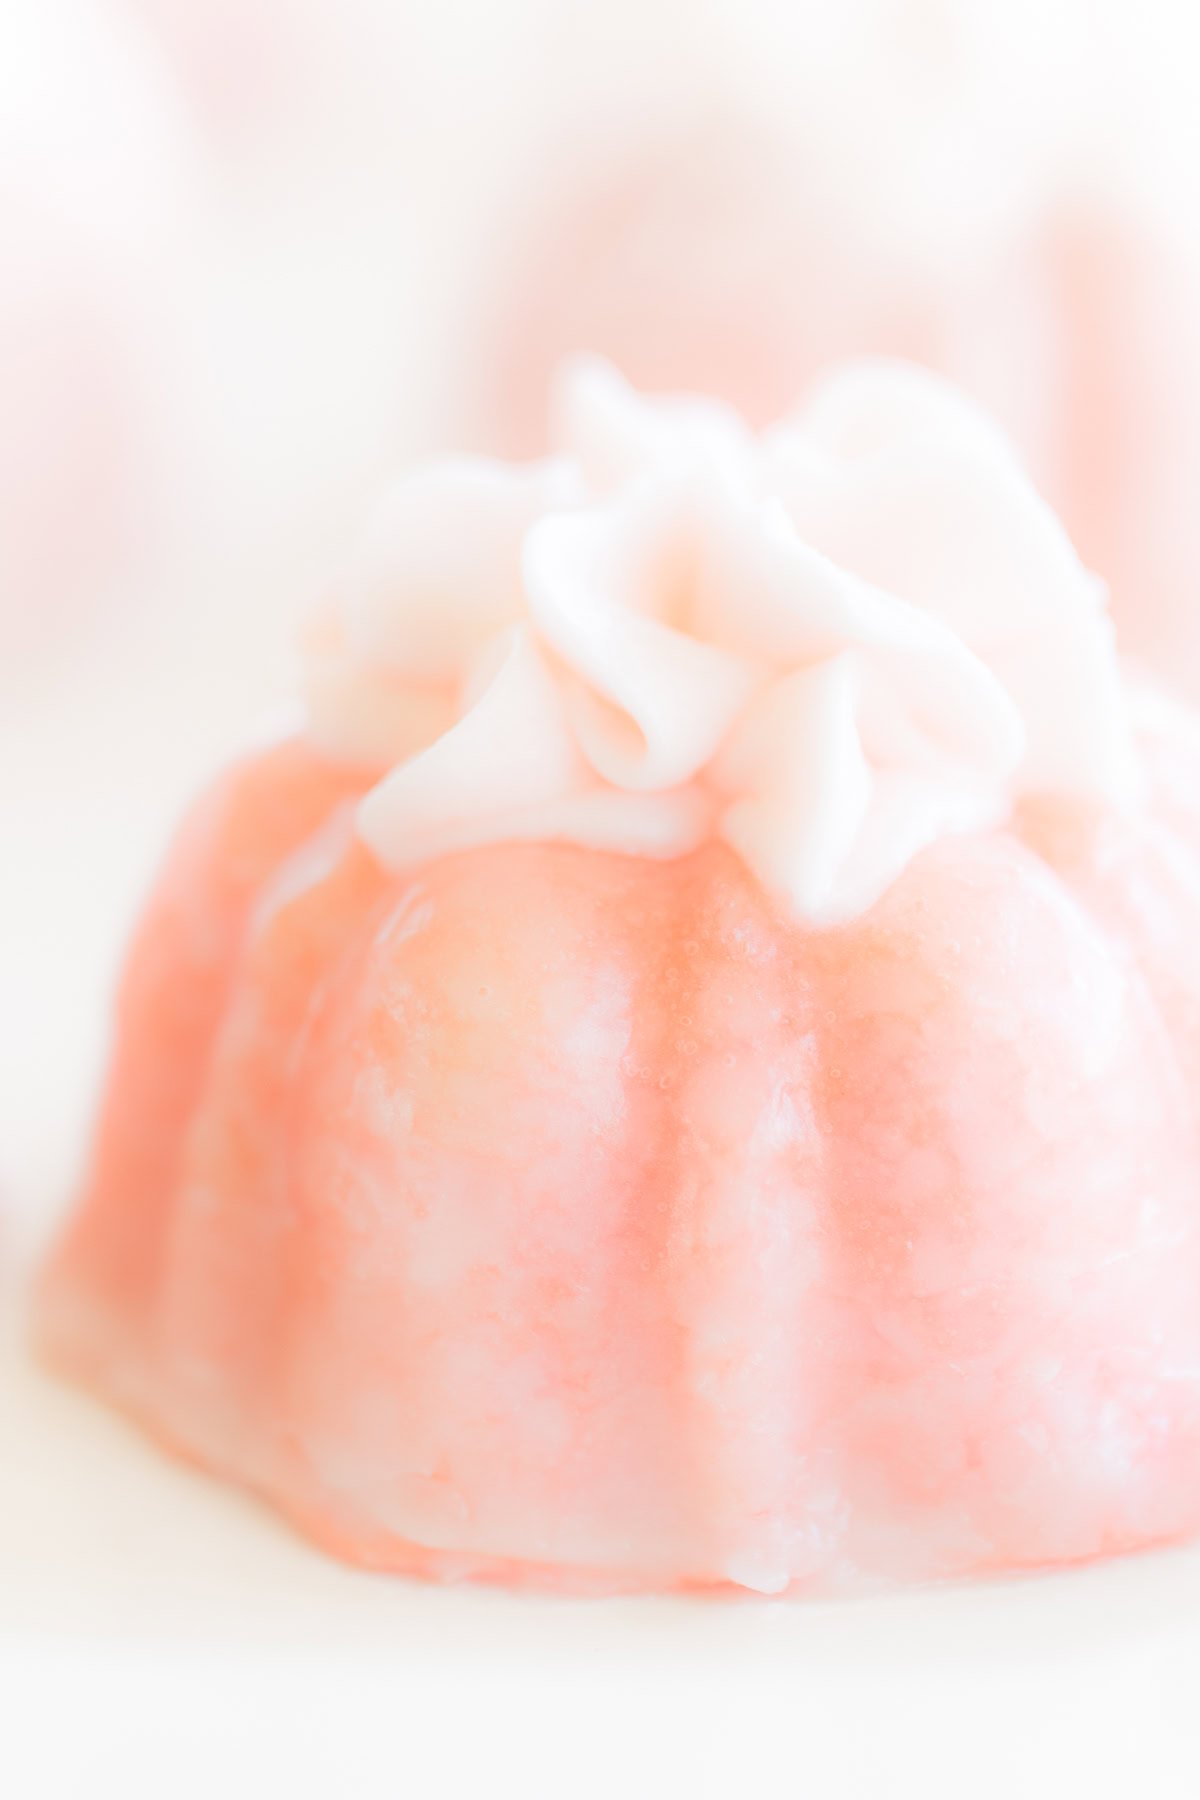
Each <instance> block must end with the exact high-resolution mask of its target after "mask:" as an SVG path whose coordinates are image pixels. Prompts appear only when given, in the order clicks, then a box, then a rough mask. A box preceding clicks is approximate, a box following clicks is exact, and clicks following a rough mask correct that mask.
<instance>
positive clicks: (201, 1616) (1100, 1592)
mask: <svg viewBox="0 0 1200 1800" xmlns="http://www.w3.org/2000/svg"><path fill="white" fill-rule="evenodd" d="M0 1441H2V1442H3V1444H4V1453H3V1457H2V1458H0V1519H2V1520H3V1531H2V1532H0V1681H3V1684H4V1685H3V1692H4V1694H5V1708H4V1711H5V1719H6V1725H5V1737H6V1751H5V1759H6V1766H7V1767H8V1768H9V1770H10V1771H11V1770H12V1769H13V1768H14V1767H16V1768H17V1769H19V1770H20V1771H21V1776H20V1778H19V1779H18V1780H17V1783H16V1787H15V1790H14V1791H17V1792H20V1793H21V1794H22V1795H23V1796H29V1797H30V1800H58V1797H59V1796H63V1800H66V1796H68V1795H71V1796H74V1795H76V1794H78V1793H81V1792H88V1793H89V1794H93V1795H98V1796H101V1800H103V1797H104V1796H107V1795H110V1794H111V1795H113V1796H114V1800H115V1796H116V1795H118V1794H120V1795H121V1796H122V1800H128V1797H129V1796H134V1797H136V1796H140V1795H142V1794H145V1795H147V1796H149V1795H151V1794H153V1795H156V1796H158V1795H161V1794H162V1793H164V1792H170V1793H172V1795H173V1796H180V1795H182V1796H184V1797H185V1800H186V1796H190V1795H192V1794H195V1795H197V1796H199V1795H201V1794H211V1793H214V1792H217V1791H220V1792H222V1793H224V1794H227V1795H230V1796H232V1800H240V1796H243V1795H245V1796H246V1797H247V1800H249V1796H250V1795H251V1794H256V1793H263V1792H268V1791H270V1792H286V1793H288V1795H289V1797H290V1800H304V1797H306V1796H310V1795H311V1796H313V1797H314V1800H316V1797H317V1796H326V1795H328V1794H329V1793H331V1792H334V1791H336V1792H338V1793H339V1794H348V1795H351V1796H366V1797H373V1796H375V1795H379V1796H380V1797H381V1800H382V1797H383V1796H385V1795H387V1796H392V1795H394V1793H395V1792H397V1791H399V1790H398V1784H402V1786H403V1788H404V1789H405V1790H406V1791H410V1792H414V1793H421V1794H439V1795H440V1794H448V1795H457V1794H460V1793H461V1794H464V1795H466V1794H474V1793H483V1792H488V1793H500V1794H504V1793H509V1792H512V1793H517V1792H520V1793H522V1794H523V1795H529V1794H534V1795H537V1794H546V1795H547V1796H549V1795H551V1794H554V1795H556V1796H557V1795H560V1794H562V1793H564V1792H570V1793H571V1794H572V1796H579V1795H582V1796H588V1795H593V1794H594V1795H597V1796H600V1795H604V1796H605V1800H609V1797H610V1796H611V1795H612V1794H614V1793H617V1792H621V1791H624V1792H632V1793H642V1792H646V1793H649V1792H655V1791H657V1792H671V1793H677V1794H679V1795H681V1796H685V1797H690V1796H691V1795H702V1796H708V1795H718V1794H725V1793H729V1794H733V1793H737V1792H741V1793H753V1794H754V1795H755V1796H756V1800H758V1797H759V1796H773V1795H776V1794H779V1795H785V1794H786V1795H788V1796H795V1795H796V1794H800V1793H803V1794H806V1795H813V1796H814V1797H815V1800H840V1797H841V1796H846V1800H850V1796H855V1797H861V1796H864V1795H874V1794H883V1793H886V1794H888V1795H889V1796H894V1795H900V1796H903V1795H905V1794H910V1793H911V1794H913V1795H914V1796H915V1795H918V1794H919V1795H921V1796H922V1800H929V1797H930V1796H934V1797H937V1796H945V1800H951V1797H953V1800H960V1796H961V1795H962V1794H963V1793H966V1792H969V1793H971V1795H972V1797H973V1800H989V1797H990V1796H995V1797H996V1800H1001V1797H1002V1796H1003V1800H1011V1795H1012V1794H1014V1793H1017V1792H1021V1793H1022V1794H1026V1795H1034V1796H1037V1795H1045V1796H1046V1797H1047V1800H1049V1796H1051V1795H1054V1796H1056V1797H1057V1796H1061V1795H1062V1794H1065V1793H1080V1794H1084V1793H1086V1794H1088V1795H1089V1797H1091V1796H1097V1795H1109V1794H1111V1795H1113V1796H1116V1795H1126V1794H1129V1793H1134V1792H1137V1793H1140V1794H1143V1795H1146V1796H1164V1797H1165V1796H1176V1795H1179V1796H1183V1795H1186V1794H1189V1793H1193V1792H1195V1791H1198V1790H1200V1740H1198V1739H1197V1737H1196V1733H1195V1730H1194V1724H1193V1719H1194V1683H1195V1675H1196V1671H1197V1670H1198V1669H1200V1549H1192V1550H1175V1551H1170V1552H1157V1553H1152V1554H1147V1555H1143V1556H1139V1557H1134V1558H1128V1559H1125V1560H1123V1561H1120V1562H1116V1563H1109V1564H1104V1565H1097V1566H1095V1567H1092V1568H1090V1569H1087V1570H1077V1571H1071V1572H1063V1573H1061V1574H1057V1575H1053V1576H1042V1577H1037V1578H1033V1577H1030V1578H1025V1579H1022V1580H1019V1581H1004V1582H996V1583H992V1584H985V1585H971V1586H961V1587H954V1588H942V1589H926V1590H923V1591H910V1592H898V1593H893V1594H888V1595H881V1596H876V1597H872V1598H870V1599H862V1600H845V1601H838V1602H835V1603H822V1602H812V1601H810V1602H807V1603H805V1604H803V1605H797V1604H795V1603H794V1602H789V1601H779V1602H771V1601H763V1600H760V1599H755V1600H748V1601H746V1602H742V1603H721V1602H714V1601H713V1600H712V1599H697V1598H686V1597H675V1598H641V1599H629V1598H626V1599H610V1600H605V1601H582V1600H567V1599H562V1598H556V1597H552V1596H545V1595H536V1594H530V1593H523V1594H510V1593H506V1592H502V1591H498V1590H495V1589H487V1588H480V1587H477V1586H473V1585H469V1584H467V1585H461V1586H454V1587H444V1586H442V1587H439V1586H432V1585H429V1584H427V1583H424V1582H413V1581H406V1580H403V1579H397V1578H395V1577H387V1576H378V1575H369V1574H364V1573H362V1572H359V1571H356V1570H353V1569H348V1568H345V1567H343V1566H340V1565H339V1564H337V1563H335V1562H332V1561H330V1560H329V1559H328V1558H326V1557H324V1556H322V1555H320V1554H319V1553H318V1552H316V1551H315V1550H313V1549H312V1548H310V1547H309V1546H308V1545H306V1544H305V1543H304V1542H303V1540H302V1539H300V1538H299V1537H297V1536H296V1535H295V1533H294V1532H293V1531H291V1530H289V1529H288V1527H287V1526H286V1525H285V1524H284V1523H283V1522H282V1521H281V1520H280V1519H279V1518H278V1517H277V1516H275V1515H274V1514H273V1513H272V1512H270V1511H269V1510H268V1509H267V1508H265V1507H262V1506H259V1505H258V1504H256V1503H255V1502H254V1501H253V1500H251V1499H248V1498H247V1497H245V1496H244V1495H241V1494H239V1493H237V1492H236V1491H234V1490H233V1489H231V1488H228V1487H226V1486H224V1485H222V1484H220V1483H218V1482H215V1481H211V1480H209V1479H208V1478H206V1477H205V1476H203V1475H202V1474H200V1473H198V1472H197V1471H194V1470H191V1469H188V1468H186V1467H184V1466H183V1465H181V1464H179V1463H177V1462H174V1461H172V1460H170V1459H168V1458H166V1457H164V1456H162V1455H161V1453H159V1452H158V1451H157V1450H156V1449H155V1448H154V1447H153V1446H151V1445H150V1444H148V1443H147V1442H146V1440H145V1439H144V1438H143V1437H142V1436H141V1435H140V1434H139V1433H138V1432H137V1431H136V1430H134V1429H133V1428H132V1427H131V1426H130V1425H129V1424H128V1423H126V1422H125V1421H124V1420H122V1419H120V1418H118V1417H116V1416H115V1415H113V1414H112V1413H110V1412H109V1411H107V1410H106V1409H105V1408H103V1407H100V1406H98V1405H96V1404H95V1403H94V1402H92V1401H90V1400H89V1399H88V1398H87V1397H86V1396H84V1395H81V1394H78V1393H76V1392H74V1391H72V1390H71V1389H70V1388H69V1387H66V1386H64V1385H62V1384H61V1383H59V1382H58V1381H56V1380H54V1379H53V1378H52V1377H50V1376H48V1375H47V1374H45V1373H43V1372H42V1371H41V1370H40V1369H38V1368H36V1367H35V1366H34V1365H33V1363H32V1362H31V1360H30V1358H29V1357H28V1355H27V1353H26V1351H25V1349H24V1346H23V1322H22V1321H21V1320H20V1319H19V1318H18V1317H16V1309H15V1308H12V1307H10V1309H9V1318H8V1320H7V1324H6V1328H5V1333H4V1343H3V1346H2V1348H0ZM14 1757H15V1758H16V1762H15V1764H14V1761H13V1758H14ZM27 1771H28V1773H27Z"/></svg>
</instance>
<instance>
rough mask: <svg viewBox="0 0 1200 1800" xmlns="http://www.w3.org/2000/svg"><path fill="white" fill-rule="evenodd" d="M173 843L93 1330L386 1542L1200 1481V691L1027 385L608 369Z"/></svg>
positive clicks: (1051, 1522)
mask: <svg viewBox="0 0 1200 1800" xmlns="http://www.w3.org/2000/svg"><path fill="white" fill-rule="evenodd" d="M558 413H559V424H558V434H559V453H558V454H557V455H556V456H555V457H553V458H552V459H550V460H548V461H546V462H541V463H535V464H527V465H519V466H513V467H506V466H502V465H498V464H493V463H487V462H482V461H475V460H459V461H452V462H447V463H443V464H439V465H437V466H436V467H434V468H432V469H430V470H428V471H424V472H421V473H418V474H415V475H412V476H409V477H407V478H405V479H404V480H402V481H401V482H400V483H398V485H397V486H396V487H395V488H394V489H393V490H392V491H391V492H389V493H388V494H387V495H385V497H384V499H383V500H382V502H381V505H380V507H379V510H378V512H377V514H376V516H375V518H374V519H373V521H372V523H371V525H370V528H369V529H368V530H367V532H366V533H365V535H364V538H363V540H362V543H361V545H360V546H359V548H358V550H357V552H356V554H355V555H354V557H353V558H352V559H351V560H350V561H349V563H348V565H347V567H346V570H345V573H344V576H343V578H342V580H341V582H340V583H339V584H338V587H337V591H336V593H335V594H334V595H333V596H332V599H331V603H330V606H329V608H328V611H327V612H326V613H325V615H324V616H323V617H322V618H321V620H320V621H319V622H318V623H317V624H316V625H315V626H314V629H313V632H312V635H311V638H310V641H309V643H308V645H307V668H308V714H307V721H306V725H305V729H304V732H303V734H302V735H300V736H297V737H296V738H295V739H293V740H291V741H288V742H284V743H281V744H279V745H277V746H276V747H275V748H272V749H270V750H267V751H265V752H261V753H259V754H256V755H255V756H253V757H251V758H250V759H248V760H247V761H245V762H243V763H242V764H240V765H239V766H238V767H236V768H234V769H233V770H232V771H231V772H229V773H228V774H226V775H225V776H224V777H223V779H222V780H221V781H220V782H219V783H218V784H217V785H216V787H215V788H214V789H213V790H212V791H211V792H210V793H209V794H208V795H207V796H206V797H204V798H203V799H202V800H201V802H200V803H199V805H198V806H197V808H196V810H195V811H194V812H193V814H192V816H191V817H190V819H189V820H188V821H187V822H186V824H185V825H184V827H183V830H182V832H181V834H180V836H179V838H178V840H177V842H176V844H175V847H174V849H173V850H172V852H171V854H170V857H169V859H168V862H167V866H166V868H165V870H164V873H163V875H162V878H161V881H160V884H159V886H158V889H157V892H156V894H155V896H154V897H153V899H152V901H151V903H150V907H149V910H148V912H147V914H146V917H145V919H144V921H143V923H142V926H141V929H140V932H139V934H138V937H137V940H136V942H135V945H134V948H133V952H132V956H131V959H130V962H129V965H128V968H127V971H126V974H125V979H124V985H123V988H122V991H121V998H120V1007H119V1021H118V1035H117V1044H116V1050H115V1055H114V1060H113V1067H112V1073H111V1077H110V1083H109V1090H108V1094H107V1098H106V1100H105V1104H104V1108H103V1113H102V1118H101V1122H100V1127H99V1133H98V1139H97V1143H96V1148H95V1156H94V1162H93V1167H92V1171H91V1174H90V1178H89V1181H88V1185H87V1190H86V1192H85V1194H84V1196H83V1199H82V1204H81V1205H80V1207H79V1209H78V1211H77V1213H76V1215H75V1216H74V1218H73V1219H72V1221H71V1223H70V1225H69V1227H68V1229H67V1231H66V1233H65V1236H64V1238H63V1240H62V1242H61V1244H60V1246H59V1249H58V1251H57V1254H56V1256H55V1258H54V1260H53V1263H52V1265H51V1267H50V1269H49V1270H48V1272H47V1275H46V1278H45V1282H44V1285H43V1291H42V1296H41V1332H42V1338H43V1341H44V1343H45V1345H46V1347H47V1350H48V1352H49V1354H50V1355H51V1356H52V1358H53V1359H54V1361H55V1362H56V1364H57V1365H58V1366H60V1367H61V1368H63V1369H64V1370H66V1371H68V1372H69V1373H71V1374H72V1375H73V1376H75V1377H77V1378H79V1379H81V1380H82V1381H84V1382H85V1383H87V1384H89V1385H91V1386H93V1387H94V1388H96V1389H97V1390H98V1391H100V1392H101V1393H103V1394H105V1395H107V1396H108V1397H109V1398H111V1399H113V1400H114V1401H116V1402H117V1403H119V1404H120V1405H122V1406H124V1407H126V1408H127V1409H129V1410H130V1411H131V1412H132V1413H133V1414H135V1415H136V1417H137V1418H139V1419H140V1420H141V1421H142V1422H143V1423H144V1424H145V1425H146V1426H147V1427H148V1428H149V1429H150V1430H151V1431H152V1432H153V1433H154V1434H155V1435H156V1436H157V1437H159V1438H160V1439H161V1440H162V1441H164V1442H165V1443H167V1444H168V1445H170V1446H171V1447H172V1448H174V1449H175V1450H177V1451H179V1452H180V1453H182V1454H184V1455H186V1456H188V1457H191V1458H194V1459H195V1460H197V1461H198V1462H199V1463H201V1464H203V1465H204V1466H206V1467H207V1468H209V1469H212V1470H214V1471H217V1472H219V1473H221V1474H224V1475H227V1476H229V1477H232V1478H234V1479H236V1480H238V1481H240V1482H242V1483H244V1484H246V1485H247V1486H249V1487H251V1488H253V1489H255V1490H257V1491H258V1492H259V1493H260V1494H263V1495H265V1496H266V1497H268V1498H269V1499H270V1500H271V1501H273V1502H274V1503H275V1504H277V1505H278V1506H279V1507H280V1508H281V1509H282V1510H283V1511H285V1512H286V1513H287V1514H288V1515H289V1516H290V1517H291V1518H292V1519H293V1520H295V1521H296V1522H297V1524H299V1525H300V1526H301V1527H302V1528H303V1529H304V1530H305V1531H307V1532H308V1533H310V1534H311V1535H312V1536H313V1537H314V1538H315V1539H316V1540H317V1541H318V1542H320V1543H321V1544H323V1545H324V1546H326V1547H327V1548H328V1549H329V1550H331V1551H333V1552H335V1553H336V1554H338V1555H340V1556H343V1557H346V1558H348V1559H350V1560H353V1561H356V1562H360V1563H364V1564H369V1565H372V1566H375V1567H380V1568H390V1569H395V1570H402V1571H405V1572H409V1573H414V1574H422V1575H427V1576H432V1577H436V1578H439V1579H452V1578H458V1577H463V1576H473V1577H478V1578H489V1579H494V1580H501V1581H506V1582H512V1583H537V1584H545V1585H549V1586H554V1587H561V1588H564V1589H568V1590H600V1591H606V1590H608V1591H611V1590H620V1589H630V1588H679V1587H703V1588H710V1587H712V1588H720V1587H740V1588H743V1589H751V1590H757V1591H759V1592H763V1593H772V1594H773V1593H780V1592H783V1591H785V1590H788V1589H792V1590H794V1591H798V1592H810V1591H837V1590H842V1589H846V1588H850V1587H853V1586H855V1585H856V1584H861V1583H864V1582H878V1581H889V1580H912V1579H928V1578H944V1577H953V1576H961V1575H965V1574H970V1573H974V1572H983V1571H997V1570H1006V1569H1018V1568H1031V1567H1040V1566H1045V1565H1048V1564H1055V1563H1064V1562H1072V1561H1079V1560H1082V1559H1086V1558H1092V1557H1097V1556H1103V1555H1107V1554H1111V1553H1115V1552H1118V1551H1124V1550H1130V1549H1133V1548H1136V1547H1139V1546H1143V1545H1149V1544H1154V1543H1161V1542H1165V1541H1169V1540H1171V1539H1175V1538H1179V1537H1180V1536H1182V1535H1184V1534H1187V1533H1190V1532H1193V1531H1195V1530H1196V1529H1197V1528H1198V1527H1200V1306H1198V1305H1197V1296H1198V1295H1200V1243H1198V1241H1197V1234H1196V1225H1195V1221H1196V1217H1197V1201H1198V1192H1197V1188H1198V1172H1200V1142H1198V1136H1197V1131H1198V1126H1200V934H1198V933H1197V930H1196V920H1197V917H1198V909H1200V722H1198V721H1197V719H1196V718H1194V717H1193V716H1191V715H1190V714H1188V713H1186V712H1185V711H1183V710H1181V709H1178V708H1176V707H1174V706H1172V705H1169V704H1167V703H1165V702H1163V701H1161V700H1160V699H1158V698H1156V697H1155V696H1154V695H1152V694H1149V693H1147V692H1146V691H1144V690H1143V689H1141V688H1139V687H1137V686H1136V685H1135V684H1134V683H1133V682H1132V681H1131V680H1130V678H1129V677H1128V675H1127V673H1126V671H1125V670H1124V668H1123V666H1122V664H1121V662H1120V660H1119V658H1118V655H1117V651H1116V648H1115V645H1114V640H1113V636H1112V632H1111V628H1110V625H1109V622H1108V619H1107V616H1106V612H1105V596H1104V592H1103V590H1102V588H1101V587H1100V585H1099V584H1098V583H1097V582H1096V581H1095V580H1094V579H1093V578H1092V577H1091V576H1090V575H1088V574H1087V573H1086V572H1085V570H1084V568H1083V567H1082V565H1081V564H1080V562H1079V560H1078V558H1077V557H1076V555H1075V553H1074V551H1073V550H1072V548H1071V546H1070V543H1069V542H1068V540H1067V538H1066V537H1065V535H1064V533H1063V532H1062V530H1061V528H1060V527H1059V525H1058V524H1057V522H1056V520H1055V518H1054V517H1053V515H1052V514H1051V513H1050V512H1049V510H1048V509H1047V508H1046V507H1045V506H1044V505H1043V503H1042V502H1041V501H1040V500H1039V498H1038V497H1037V495H1036V493H1035V492H1034V490H1033V489H1032V487H1031V486H1030V485H1029V483H1028V482H1027V480H1026V478H1025V477H1024V475H1023V474H1022V472H1021V470H1020V468H1019V466H1018V464H1017V462H1016V460H1015V458H1014V457H1013V455H1012V453H1011V451H1010V450H1009V448H1008V446H1007V444H1006V443H1005V442H1004V440H1003V439H1002V438H1001V437H1000V436H999V434H998V433H997V432H996V431H995V430H994V429H993V428H992V427H991V426H990V424H989V423H988V422H987V421H986V420H984V419H983V418H982V417H980V416H979V415H978V414H976V413H975V412H974V411H973V410H972V409H971V408H970V407H969V406H967V404H966V403H965V402H963V401H960V400H959V399H958V398H957V396H956V395H955V394H954V393H953V392H952V391H951V390H949V389H946V388H945V387H943V386H942V385H940V384H939V383H938V382H936V381H935V380H934V379H933V378H932V377H930V376H926V375H923V374H920V373H918V372H917V371H915V370H913V369H910V368H907V367H904V366H902V365H893V364H865V365H859V366H854V367H850V368H848V369H846V370H845V371H843V372H840V373H838V374H836V375H834V376H833V377H831V378H829V379H828V380H827V381H826V382H825V384H824V385H823V386H822V387H820V388H819V389H818V390H817V392H816V393H815V394H814V395H813V396H812V398H811V400H810V403H809V404H808V406H807V407H806V408H805V410H804V411H803V412H802V413H801V414H800V415H799V416H798V417H797V418H795V419H793V420H789V421H787V422H785V424H783V425H782V426H779V427H777V428H775V429H774V430H771V431H769V432H767V433H765V434H763V435H761V436H754V435H752V434H751V433H750V432H749V431H748V430H747V428H745V427H744V426H743V425H742V424H741V422H740V421H739V419H738V418H737V417H736V416H735V415H733V414H732V413H729V412H727V411H725V410H724V409H722V408H720V407H718V406H716V405H715V404H709V403H705V402H701V401H694V400H687V401H685V400H670V401H656V402H649V401H644V400H642V399H639V398H638V397H637V396H636V395H635V394H634V393H633V392H632V391H631V390H629V389H628V388H626V387H625V386H624V385H623V383H622V382H621V381H620V379H619V378H618V377H617V376H616V375H615V374H613V373H612V372H611V371H608V370H606V369H605V368H603V367H601V366H595V365H587V366H583V367H580V368H579V369H577V370H576V371H575V372H574V374H573V375H572V376H571V378H570V379H569V380H568V381H567V382H566V383H565V385H564V387H563V390H562V392H561V396H560V405H559V408H558Z"/></svg>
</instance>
